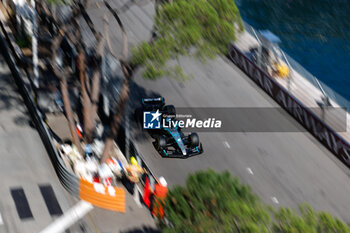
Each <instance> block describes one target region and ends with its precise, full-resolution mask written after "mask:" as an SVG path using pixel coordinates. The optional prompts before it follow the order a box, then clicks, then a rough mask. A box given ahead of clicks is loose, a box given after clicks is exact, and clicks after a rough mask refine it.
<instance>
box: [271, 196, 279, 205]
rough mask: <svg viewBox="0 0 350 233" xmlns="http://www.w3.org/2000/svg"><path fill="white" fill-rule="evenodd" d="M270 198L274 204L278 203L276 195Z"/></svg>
mask: <svg viewBox="0 0 350 233" xmlns="http://www.w3.org/2000/svg"><path fill="white" fill-rule="evenodd" d="M271 200H272V201H273V202H274V203H275V204H279V201H278V200H277V198H276V197H271Z"/></svg>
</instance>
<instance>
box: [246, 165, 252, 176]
mask: <svg viewBox="0 0 350 233" xmlns="http://www.w3.org/2000/svg"><path fill="white" fill-rule="evenodd" d="M246 169H247V172H248V173H249V174H250V175H254V172H253V171H252V169H251V168H250V167H247V168H246Z"/></svg>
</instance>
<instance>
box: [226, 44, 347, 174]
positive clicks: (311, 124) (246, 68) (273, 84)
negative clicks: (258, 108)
mask: <svg viewBox="0 0 350 233" xmlns="http://www.w3.org/2000/svg"><path fill="white" fill-rule="evenodd" d="M228 50H229V57H230V59H231V60H232V61H233V63H234V64H236V65H237V66H238V67H239V68H240V69H241V70H242V71H243V72H244V73H246V74H247V75H248V77H250V78H251V79H252V80H253V81H254V82H255V83H256V84H257V85H258V86H260V87H261V88H262V89H263V90H264V91H265V92H266V93H267V94H268V95H270V96H271V97H272V99H274V100H275V101H276V102H277V103H278V104H279V105H281V107H282V108H284V109H285V110H286V111H287V112H288V113H289V114H290V115H292V116H293V117H294V118H295V119H296V120H297V121H298V122H299V123H300V124H301V125H303V126H304V127H305V128H306V129H307V130H308V131H309V132H310V133H311V134H312V135H313V136H314V137H315V138H316V139H318V140H319V141H320V142H321V143H322V144H323V145H324V146H326V147H327V148H328V149H329V150H330V151H331V152H332V153H333V154H334V155H336V156H337V157H338V158H339V159H340V160H341V161H342V162H343V163H344V164H345V165H347V166H348V167H349V168H350V144H349V142H347V141H346V140H345V139H344V138H343V137H341V136H340V135H339V134H338V133H336V132H335V131H334V130H333V129H332V128H331V127H330V126H328V125H327V124H326V123H325V122H324V121H322V120H321V119H320V118H319V117H318V116H317V115H315V114H314V113H313V112H312V111H311V110H310V109H309V108H307V107H305V105H304V104H302V103H301V102H300V101H299V100H298V99H297V98H295V97H294V96H293V95H292V94H291V93H289V92H288V91H287V90H286V89H285V88H284V87H282V86H281V85H280V84H279V83H278V82H277V81H275V80H274V79H273V78H272V77H270V76H269V75H268V74H267V73H266V72H264V71H263V70H261V69H260V68H259V67H258V66H257V65H256V64H255V63H254V62H252V61H251V60H250V59H249V58H248V57H247V56H246V55H244V54H243V52H242V51H240V49H238V48H237V47H236V46H235V45H233V44H231V45H230V46H229V48H228Z"/></svg>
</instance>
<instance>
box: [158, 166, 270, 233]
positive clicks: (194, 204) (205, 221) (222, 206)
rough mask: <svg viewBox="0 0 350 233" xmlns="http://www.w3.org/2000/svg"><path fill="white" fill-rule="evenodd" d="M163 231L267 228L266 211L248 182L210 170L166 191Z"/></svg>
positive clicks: (223, 230)
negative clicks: (167, 222) (165, 222)
mask: <svg viewBox="0 0 350 233" xmlns="http://www.w3.org/2000/svg"><path fill="white" fill-rule="evenodd" d="M165 213H166V217H167V219H168V220H169V221H170V222H171V225H172V227H168V226H167V225H165V224H163V223H162V222H161V223H160V225H161V227H162V229H163V231H164V232H238V229H240V232H247V233H248V232H250V233H254V232H268V228H267V227H268V226H269V224H270V216H269V212H268V211H267V210H266V209H265V208H264V206H263V205H262V204H261V202H260V201H259V199H258V197H257V196H256V195H254V194H253V193H252V192H251V190H250V188H249V187H248V186H245V185H242V184H240V183H239V181H238V179H237V178H232V176H231V175H230V173H229V172H225V173H222V174H218V173H216V172H214V171H212V170H209V171H205V172H198V173H195V174H192V175H190V176H189V178H188V180H187V182H186V187H185V188H183V187H179V186H177V187H174V188H173V189H172V190H170V191H169V194H168V197H167V199H166V204H165Z"/></svg>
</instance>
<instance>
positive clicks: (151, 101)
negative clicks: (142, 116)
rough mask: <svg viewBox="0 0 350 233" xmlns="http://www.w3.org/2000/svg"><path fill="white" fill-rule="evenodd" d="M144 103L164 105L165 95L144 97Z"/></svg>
mask: <svg viewBox="0 0 350 233" xmlns="http://www.w3.org/2000/svg"><path fill="white" fill-rule="evenodd" d="M142 104H143V105H164V104H165V100H164V98H163V97H156V98H142Z"/></svg>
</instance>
